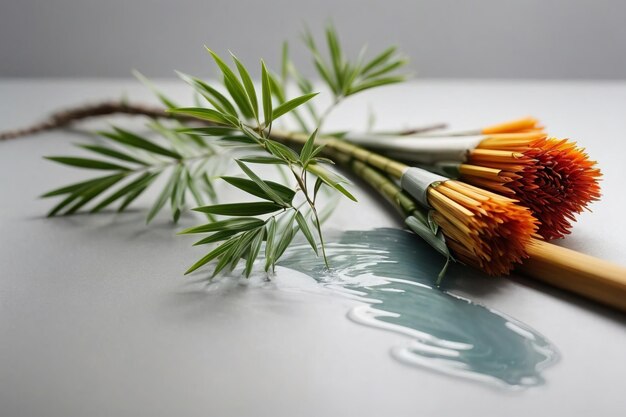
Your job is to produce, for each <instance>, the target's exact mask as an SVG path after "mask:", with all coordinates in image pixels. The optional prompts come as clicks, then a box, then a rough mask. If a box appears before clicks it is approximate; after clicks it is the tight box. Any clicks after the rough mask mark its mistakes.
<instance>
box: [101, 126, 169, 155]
mask: <svg viewBox="0 0 626 417" xmlns="http://www.w3.org/2000/svg"><path fill="white" fill-rule="evenodd" d="M113 129H114V130H115V132H99V134H100V135H101V136H104V137H106V138H109V139H111V140H113V141H115V142H118V143H122V144H124V145H128V146H132V147H134V148H139V149H143V150H146V151H148V152H151V153H156V154H159V155H163V156H169V157H170V158H174V159H180V158H181V156H180V155H179V154H178V153H176V152H174V151H171V150H169V149H165V148H164V147H162V146H160V145H157V144H156V143H154V142H152V141H150V140H148V139H146V138H143V137H141V136H138V135H136V134H134V133H131V132H129V131H127V130H124V129H120V128H119V127H113Z"/></svg>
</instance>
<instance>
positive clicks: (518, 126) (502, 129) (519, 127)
mask: <svg viewBox="0 0 626 417" xmlns="http://www.w3.org/2000/svg"><path fill="white" fill-rule="evenodd" d="M537 131H543V127H542V126H541V125H540V124H539V120H537V119H535V118H534V117H524V118H521V119H515V120H510V121H508V122H504V123H499V124H497V125H493V126H487V127H484V128H482V129H481V133H482V134H483V135H491V134H494V133H518V132H520V133H521V132H537Z"/></svg>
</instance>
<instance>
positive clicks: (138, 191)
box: [117, 172, 161, 213]
mask: <svg viewBox="0 0 626 417" xmlns="http://www.w3.org/2000/svg"><path fill="white" fill-rule="evenodd" d="M159 174H161V172H156V173H155V176H154V178H153V180H152V181H150V182H149V183H147V184H145V185H142V186H141V187H139V188H137V189H136V190H135V191H132V192H131V193H130V194H128V195H127V196H126V198H124V200H122V203H121V204H120V206H119V207H118V209H117V212H118V213H121V212H123V211H124V210H126V207H128V206H129V205H131V203H132V202H133V201H135V200H136V199H137V198H139V196H140V195H141V194H143V192H144V191H146V190H147V189H148V187H149V186H150V184H152V182H153V181H154V179H156V177H157V176H159Z"/></svg>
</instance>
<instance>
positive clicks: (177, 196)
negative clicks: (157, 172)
mask: <svg viewBox="0 0 626 417" xmlns="http://www.w3.org/2000/svg"><path fill="white" fill-rule="evenodd" d="M179 168H180V169H179ZM175 171H176V172H177V173H178V176H177V177H176V182H175V183H174V188H173V189H172V193H171V195H170V206H171V208H172V220H174V223H177V222H178V219H179V218H180V213H181V212H182V210H183V206H184V205H185V191H187V175H186V172H187V170H186V168H185V166H184V165H178V166H177V167H176V169H175Z"/></svg>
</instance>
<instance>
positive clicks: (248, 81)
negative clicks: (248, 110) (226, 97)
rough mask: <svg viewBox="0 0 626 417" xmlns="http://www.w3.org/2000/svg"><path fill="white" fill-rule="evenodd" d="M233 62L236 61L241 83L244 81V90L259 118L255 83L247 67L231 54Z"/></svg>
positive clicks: (255, 114)
mask: <svg viewBox="0 0 626 417" xmlns="http://www.w3.org/2000/svg"><path fill="white" fill-rule="evenodd" d="M231 56H232V58H233V61H235V65H236V66H237V70H238V71H239V75H240V76H241V81H243V86H244V89H245V90H246V94H247V95H248V99H249V100H250V104H251V105H252V111H253V112H254V116H255V117H258V114H259V102H258V100H257V97H256V90H255V89H254V83H253V82H252V78H251V77H250V74H249V73H248V70H247V69H246V67H245V66H244V65H243V64H242V63H241V61H239V60H238V59H237V57H236V56H235V55H233V54H232V53H231Z"/></svg>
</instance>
